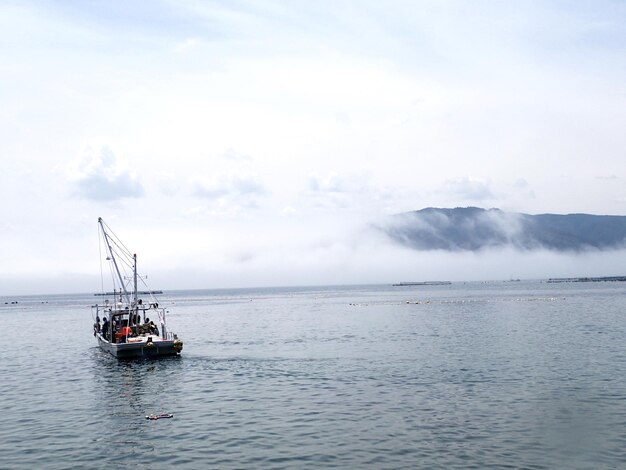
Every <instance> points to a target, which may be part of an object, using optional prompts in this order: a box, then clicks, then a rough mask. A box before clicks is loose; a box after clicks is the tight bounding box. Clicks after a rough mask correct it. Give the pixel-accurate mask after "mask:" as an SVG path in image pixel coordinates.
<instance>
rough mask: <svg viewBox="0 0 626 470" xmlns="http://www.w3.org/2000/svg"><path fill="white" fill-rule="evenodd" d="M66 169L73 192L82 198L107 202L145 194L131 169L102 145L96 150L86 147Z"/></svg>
mask: <svg viewBox="0 0 626 470" xmlns="http://www.w3.org/2000/svg"><path fill="white" fill-rule="evenodd" d="M68 170H69V171H68V179H69V180H70V182H71V183H72V185H73V188H74V194H75V195H76V196H78V197H79V198H82V199H89V200H92V201H99V202H108V201H117V200H120V199H125V198H139V197H143V196H144V194H145V191H144V188H143V186H142V185H141V183H140V182H139V181H138V180H137V177H136V176H135V175H134V173H133V172H131V171H130V170H128V169H126V168H124V167H123V165H122V164H121V163H120V162H119V161H118V160H117V158H116V157H115V154H114V153H113V152H112V151H111V150H110V149H109V148H108V147H102V149H100V152H99V153H93V151H92V150H91V149H89V150H88V151H87V155H86V156H85V157H84V158H83V159H82V160H81V161H79V162H78V163H77V164H73V165H71V166H70V168H69V169H68Z"/></svg>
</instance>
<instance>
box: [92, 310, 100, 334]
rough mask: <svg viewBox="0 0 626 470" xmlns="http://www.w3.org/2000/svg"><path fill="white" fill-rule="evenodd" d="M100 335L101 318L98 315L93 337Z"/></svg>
mask: <svg viewBox="0 0 626 470" xmlns="http://www.w3.org/2000/svg"><path fill="white" fill-rule="evenodd" d="M98 333H100V317H99V316H98V315H96V322H95V323H94V324H93V335H94V336H96V335H97V334H98Z"/></svg>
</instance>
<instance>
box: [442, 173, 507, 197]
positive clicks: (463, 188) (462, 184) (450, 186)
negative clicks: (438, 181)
mask: <svg viewBox="0 0 626 470" xmlns="http://www.w3.org/2000/svg"><path fill="white" fill-rule="evenodd" d="M441 192H442V193H444V194H445V195H446V197H447V199H448V200H454V199H456V200H459V201H481V202H484V201H493V200H495V199H497V198H496V196H495V195H494V194H493V192H492V191H491V188H490V185H489V182H488V181H484V180H480V179H475V178H470V177H467V176H465V177H462V178H456V179H451V180H448V181H446V182H445V183H444V185H443V187H442V189H441Z"/></svg>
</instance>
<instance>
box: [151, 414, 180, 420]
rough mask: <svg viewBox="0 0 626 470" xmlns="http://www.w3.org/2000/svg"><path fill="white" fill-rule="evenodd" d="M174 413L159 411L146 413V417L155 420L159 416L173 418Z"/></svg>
mask: <svg viewBox="0 0 626 470" xmlns="http://www.w3.org/2000/svg"><path fill="white" fill-rule="evenodd" d="M173 417H174V415H173V414H172V413H161V414H159V415H147V416H146V419H151V420H157V419H161V418H173Z"/></svg>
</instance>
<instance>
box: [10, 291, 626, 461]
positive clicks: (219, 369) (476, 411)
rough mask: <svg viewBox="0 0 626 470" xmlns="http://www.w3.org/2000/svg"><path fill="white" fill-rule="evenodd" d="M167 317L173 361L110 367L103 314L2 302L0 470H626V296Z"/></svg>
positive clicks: (343, 303) (193, 304) (505, 297)
mask: <svg viewBox="0 0 626 470" xmlns="http://www.w3.org/2000/svg"><path fill="white" fill-rule="evenodd" d="M160 300H161V304H162V305H167V306H168V307H169V308H170V313H169V325H170V329H171V330H173V331H174V332H176V333H178V335H179V336H180V337H181V338H182V339H183V340H184V342H185V346H184V350H183V354H182V356H181V357H177V358H168V359H161V360H144V361H134V362H121V361H118V360H117V359H114V358H113V357H111V356H108V355H107V354H105V353H103V352H101V351H100V350H99V349H98V348H97V346H96V341H95V339H94V337H93V336H92V329H91V325H92V322H93V320H92V317H91V311H90V308H89V306H90V305H91V304H93V303H94V302H95V301H96V298H95V297H93V296H91V295H66V296H32V297H10V298H0V327H1V330H2V333H3V338H4V340H3V341H2V347H0V405H1V408H0V409H1V412H2V425H1V426H0V468H6V469H22V468H23V469H32V468H49V469H56V468H72V469H77V468H88V469H92V468H138V469H156V468H174V467H175V468H198V469H201V468H411V469H413V468H486V467H492V468H537V469H538V468H550V469H552V468H568V469H569V468H581V469H582V468H585V469H597V468H626V344H625V339H626V284H625V283H622V282H613V283H610V282H602V283H568V284H547V283H541V282H538V281H537V282H527V281H523V282H494V283H455V284H452V285H449V286H429V287H391V286H359V287H325V288H300V289H293V288H285V289H256V290H252V289H250V290H232V291H186V292H183V291H180V292H166V293H165V294H164V295H162V296H160ZM11 301H17V302H18V303H17V304H11ZM407 301H408V302H409V303H407ZM5 302H8V303H5ZM161 412H166V413H173V414H174V417H173V418H172V419H161V420H158V421H147V420H146V419H145V415H147V414H150V413H161Z"/></svg>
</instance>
